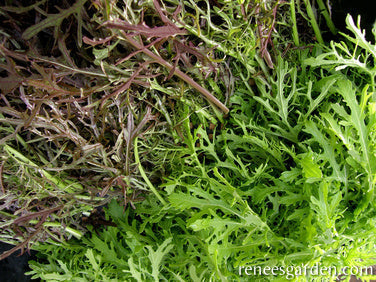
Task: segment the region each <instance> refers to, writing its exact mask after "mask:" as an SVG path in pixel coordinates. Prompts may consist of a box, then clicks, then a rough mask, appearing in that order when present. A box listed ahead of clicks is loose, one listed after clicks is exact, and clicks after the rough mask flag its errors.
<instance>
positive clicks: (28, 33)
mask: <svg viewBox="0 0 376 282" xmlns="http://www.w3.org/2000/svg"><path fill="white" fill-rule="evenodd" d="M86 1H87V0H78V1H77V2H76V3H75V4H74V5H73V6H72V7H70V8H68V9H66V10H62V11H61V12H60V13H59V14H49V15H48V16H47V18H46V19H44V20H43V21H41V22H39V23H37V24H35V25H33V26H31V27H29V28H27V29H26V30H25V31H24V33H23V34H22V38H23V39H25V40H29V39H31V38H32V37H33V36H35V35H37V34H38V33H39V32H41V31H42V30H43V29H46V28H49V27H55V28H58V27H59V26H60V25H61V23H62V21H63V20H64V19H65V18H67V17H69V16H70V15H72V14H74V13H75V14H80V13H81V9H82V7H83V5H84V4H85V2H86ZM81 40H82V38H81Z"/></svg>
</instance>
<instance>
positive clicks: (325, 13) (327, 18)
mask: <svg viewBox="0 0 376 282" xmlns="http://www.w3.org/2000/svg"><path fill="white" fill-rule="evenodd" d="M316 2H317V4H318V5H319V8H320V12H321V14H322V15H323V16H324V18H325V21H326V24H327V25H328V27H329V29H330V31H331V32H332V34H334V35H336V34H337V29H336V27H335V26H334V23H333V21H332V19H331V17H330V15H329V12H328V9H327V7H326V6H325V4H324V2H323V1H322V0H317V1H316Z"/></svg>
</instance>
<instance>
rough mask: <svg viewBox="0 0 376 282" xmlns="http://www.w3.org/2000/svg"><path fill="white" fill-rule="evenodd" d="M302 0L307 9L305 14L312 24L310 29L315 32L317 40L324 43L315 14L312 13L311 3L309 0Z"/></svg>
mask: <svg viewBox="0 0 376 282" xmlns="http://www.w3.org/2000/svg"><path fill="white" fill-rule="evenodd" d="M303 1H304V4H305V6H306V9H307V14H308V17H309V21H310V23H311V25H312V29H313V31H314V32H315V36H316V39H317V42H319V43H320V44H324V40H323V39H322V36H321V31H320V28H319V25H318V24H317V21H316V17H315V14H314V13H313V10H312V6H311V3H310V2H309V1H310V0H303Z"/></svg>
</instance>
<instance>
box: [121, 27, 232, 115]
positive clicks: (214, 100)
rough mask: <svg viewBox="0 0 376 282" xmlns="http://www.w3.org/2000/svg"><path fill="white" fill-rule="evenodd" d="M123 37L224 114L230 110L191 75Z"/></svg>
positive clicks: (131, 39) (128, 37)
mask: <svg viewBox="0 0 376 282" xmlns="http://www.w3.org/2000/svg"><path fill="white" fill-rule="evenodd" d="M124 36H125V38H126V39H127V40H128V42H129V43H130V44H132V45H133V46H134V47H135V48H136V49H137V50H142V52H143V53H145V54H146V55H147V56H149V57H150V58H152V59H153V60H155V61H157V62H158V63H159V64H161V65H162V66H164V67H165V68H167V69H168V70H169V71H173V72H174V75H176V76H177V77H179V78H180V79H182V80H184V81H185V82H186V83H188V84H189V85H191V86H192V87H193V88H195V89H196V90H197V91H199V92H200V93H201V94H202V95H204V96H205V98H206V99H207V100H209V102H211V103H213V104H214V105H215V106H216V107H218V108H219V109H220V110H222V111H223V112H224V113H225V114H227V113H228V112H229V111H230V110H229V109H228V108H227V107H226V106H225V105H224V104H223V103H222V102H221V101H219V100H218V99H217V98H216V97H214V96H213V95H212V94H211V93H210V92H209V91H208V90H206V89H205V88H203V87H202V86H201V85H200V84H198V83H197V82H196V81H194V80H193V79H192V78H191V77H189V76H188V75H187V74H185V73H184V72H182V71H181V70H179V69H177V68H174V66H173V65H171V64H170V63H169V62H167V61H165V60H164V59H162V58H161V57H160V56H158V55H156V54H154V53H153V52H152V51H150V50H149V49H147V48H145V47H144V46H142V45H141V44H140V43H138V42H137V41H136V40H134V39H133V38H131V37H130V36H128V35H126V34H125V33H124Z"/></svg>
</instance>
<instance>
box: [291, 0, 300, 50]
mask: <svg viewBox="0 0 376 282" xmlns="http://www.w3.org/2000/svg"><path fill="white" fill-rule="evenodd" d="M290 11H291V19H292V23H293V26H292V38H293V40H294V44H295V46H299V45H300V43H299V34H298V27H297V25H296V16H295V0H291V3H290Z"/></svg>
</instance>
